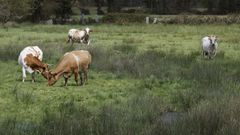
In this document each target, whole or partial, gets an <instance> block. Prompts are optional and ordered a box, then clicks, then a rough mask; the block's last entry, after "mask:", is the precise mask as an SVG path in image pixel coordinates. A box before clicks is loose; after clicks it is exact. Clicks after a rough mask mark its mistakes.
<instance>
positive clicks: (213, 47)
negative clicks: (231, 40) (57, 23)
mask: <svg viewBox="0 0 240 135" xmlns="http://www.w3.org/2000/svg"><path fill="white" fill-rule="evenodd" d="M90 32H92V30H90V29H89V28H85V29H84V30H78V29H70V30H69V32H68V41H67V42H68V43H69V42H71V44H73V43H74V42H78V43H84V44H86V45H89V44H90ZM217 47H218V44H217V37H216V36H213V35H211V36H206V37H204V38H203V39H202V54H203V57H204V58H205V57H207V58H209V59H212V58H213V57H214V56H215V55H216V52H217ZM42 58H43V52H42V50H41V49H40V48H39V47H38V46H28V47H25V48H24V49H23V50H22V51H21V52H20V55H19V57H18V63H19V64H20V65H21V66H22V81H23V82H24V81H25V79H26V71H27V72H29V73H30V74H31V75H32V82H35V78H34V74H35V72H38V73H41V75H42V76H43V77H44V78H46V79H47V80H48V86H52V85H53V84H55V83H56V82H57V80H59V79H60V77H61V76H63V77H64V79H65V84H64V85H65V86H66V85H67V81H68V79H69V78H70V77H71V75H72V74H74V77H75V81H76V84H77V85H83V84H84V83H85V82H87V80H88V68H89V65H90V64H91V62H92V58H91V54H90V53H89V52H88V51H87V50H75V51H71V52H67V53H65V54H64V55H63V56H62V58H61V59H60V60H59V62H58V64H57V65H56V67H55V68H54V69H52V70H49V68H48V64H46V63H43V62H42ZM79 76H80V83H79V82H78V78H79Z"/></svg>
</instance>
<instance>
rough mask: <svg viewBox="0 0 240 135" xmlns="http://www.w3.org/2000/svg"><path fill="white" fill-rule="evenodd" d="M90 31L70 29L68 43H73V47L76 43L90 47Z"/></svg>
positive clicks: (86, 29) (87, 29)
mask: <svg viewBox="0 0 240 135" xmlns="http://www.w3.org/2000/svg"><path fill="white" fill-rule="evenodd" d="M90 32H92V30H90V29H89V28H88V27H87V28H85V29H84V30H78V29H70V30H69V31H68V41H67V43H69V42H71V43H72V45H73V43H74V42H78V43H84V44H87V45H89V44H90V39H89V37H90Z"/></svg>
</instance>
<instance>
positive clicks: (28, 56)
mask: <svg viewBox="0 0 240 135" xmlns="http://www.w3.org/2000/svg"><path fill="white" fill-rule="evenodd" d="M42 58H43V52H42V50H41V49H40V48H39V47H38V46H28V47H25V48H24V49H23V50H22V51H21V52H20V55H19V57H18V63H19V64H20V65H21V66H22V81H23V82H24V81H25V79H26V71H28V72H29V73H30V74H32V82H34V81H35V79H34V71H36V70H38V69H39V68H44V67H45V66H46V65H43V64H42V63H41V61H42ZM32 65H33V66H32ZM39 66H41V67H39ZM33 68H34V69H33ZM44 69H45V68H44Z"/></svg>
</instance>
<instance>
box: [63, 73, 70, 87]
mask: <svg viewBox="0 0 240 135" xmlns="http://www.w3.org/2000/svg"><path fill="white" fill-rule="evenodd" d="M63 77H64V86H67V82H68V79H69V78H70V77H71V73H65V74H64V75H63Z"/></svg>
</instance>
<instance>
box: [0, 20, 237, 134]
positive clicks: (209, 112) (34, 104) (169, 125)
mask: <svg viewBox="0 0 240 135" xmlns="http://www.w3.org/2000/svg"><path fill="white" fill-rule="evenodd" d="M85 27H89V28H91V29H92V30H93V32H92V33H91V37H90V38H91V45H90V46H85V45H83V44H78V43H75V44H74V45H73V46H71V45H70V44H67V43H66V41H67V33H68V30H69V29H70V28H79V29H83V28H85ZM211 34H214V35H217V36H218V38H219V41H218V43H219V48H218V53H217V55H216V57H215V58H214V59H211V60H208V59H204V58H203V57H202V56H201V44H200V43H201V42H200V41H201V38H202V37H203V36H207V35H211ZM239 34H240V25H237V24H235V25H162V24H158V25H143V24H129V25H114V24H101V25H89V26H83V25H33V24H27V23H26V24H19V25H14V26H11V27H8V28H5V27H1V28H0V69H1V70H0V134H33V135H36V134H56V135H61V134H67V135H70V134H83V135H127V134H128V135H135V134H136V135H155V134H156V135H160V134H163V135H168V134H176V135H179V134H182V135H188V134H193V133H194V135H226V134H239V133H240V131H239V129H240V122H239V121H240V115H239V111H240V109H239V108H240V84H239V82H240V60H239V58H240V35H239ZM29 45H38V46H39V47H40V48H41V49H42V50H43V62H46V63H49V64H53V66H50V69H53V68H54V65H55V64H56V63H57V62H58V60H59V58H60V57H61V56H62V55H63V54H64V53H66V52H68V51H72V50H79V49H85V50H89V51H90V53H91V54H92V61H93V62H92V64H91V66H90V69H89V80H88V83H87V84H86V85H84V86H76V84H75V81H74V77H72V78H71V79H70V81H69V82H68V86H63V79H62V78H61V79H60V80H59V81H58V82H57V83H56V84H55V85H54V86H51V87H49V86H47V81H46V80H45V79H44V78H43V77H42V76H41V75H39V74H36V76H35V77H36V83H32V82H31V75H30V74H27V81H26V82H25V83H22V82H21V77H22V73H21V66H20V65H18V63H17V58H18V55H19V53H20V51H21V50H22V49H23V48H24V47H26V46H29ZM173 113H174V114H176V115H177V117H174V118H173V120H170V122H169V121H167V122H166V120H164V119H165V117H164V116H165V115H166V114H173ZM172 121H173V122H172Z"/></svg>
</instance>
